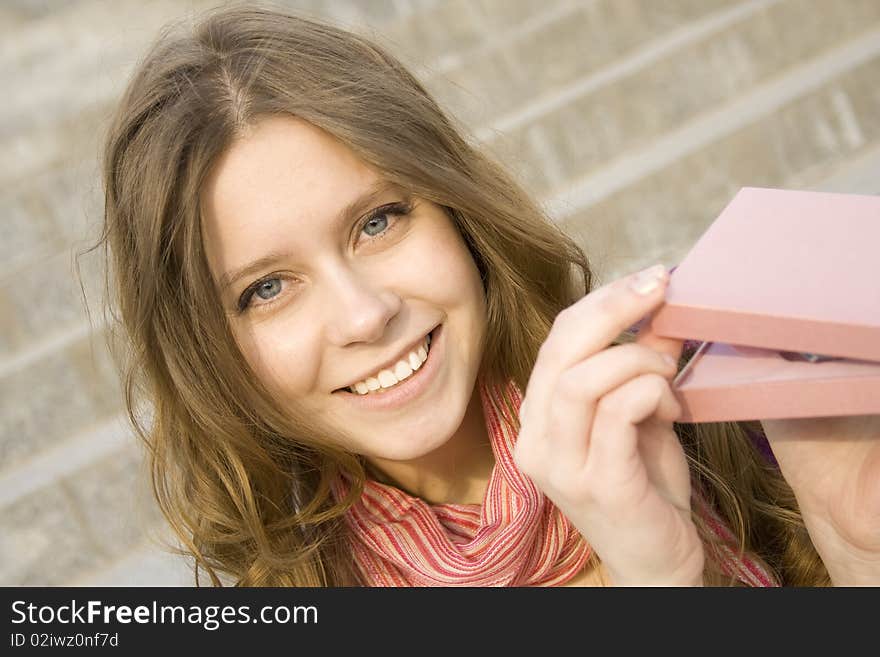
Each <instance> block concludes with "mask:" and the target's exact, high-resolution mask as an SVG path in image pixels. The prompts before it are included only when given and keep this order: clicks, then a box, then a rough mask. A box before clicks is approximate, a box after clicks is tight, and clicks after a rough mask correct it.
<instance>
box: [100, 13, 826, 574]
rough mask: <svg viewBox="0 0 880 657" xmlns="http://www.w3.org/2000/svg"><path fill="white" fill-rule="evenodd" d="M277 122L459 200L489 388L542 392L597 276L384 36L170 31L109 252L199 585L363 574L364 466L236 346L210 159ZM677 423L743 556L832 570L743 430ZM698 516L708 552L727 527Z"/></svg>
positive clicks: (212, 18)
mask: <svg viewBox="0 0 880 657" xmlns="http://www.w3.org/2000/svg"><path fill="white" fill-rule="evenodd" d="M277 114H286V115H291V116H295V117H298V118H301V119H304V120H306V121H308V122H310V123H311V124H313V125H315V126H317V127H319V128H321V129H323V130H324V131H326V132H327V133H329V134H330V135H332V136H334V137H336V138H337V139H339V140H341V141H342V142H343V143H345V144H346V145H347V146H348V147H349V148H351V149H352V150H353V152H354V153H355V154H356V155H357V156H359V157H360V158H361V159H362V160H363V161H364V162H365V163H367V164H369V165H371V166H372V167H374V168H375V169H376V170H377V171H378V172H379V173H380V174H381V175H382V176H383V177H384V178H385V179H387V180H388V181H390V182H393V183H396V184H398V185H400V186H401V187H403V188H404V189H408V190H409V191H411V192H412V193H413V194H415V195H417V196H420V197H422V198H425V199H427V200H430V201H433V202H435V203H437V204H438V205H440V206H441V207H443V208H444V209H445V210H446V212H447V213H448V214H449V216H450V218H451V219H452V220H453V221H454V223H455V225H456V227H457V229H458V230H459V231H460V233H461V235H462V237H463V238H464V241H465V243H466V244H467V246H468V248H469V250H470V252H471V254H472V256H473V258H474V261H475V263H476V264H477V267H478V268H479V271H480V273H481V275H482V277H483V281H484V286H485V290H486V297H487V307H488V332H487V335H488V338H487V341H486V347H485V351H484V353H483V355H482V362H481V366H480V372H481V376H483V377H485V378H486V380H487V381H503V380H510V379H512V380H513V381H515V382H516V384H517V385H519V386H520V389H523V390H524V389H525V386H526V383H527V381H528V378H529V374H530V372H531V370H532V367H533V365H534V362H535V359H536V357H537V352H538V349H539V346H540V345H541V343H542V342H543V341H544V340H545V338H546V337H547V334H548V332H549V330H550V328H551V326H552V323H553V320H554V318H555V317H556V315H557V314H558V313H559V312H560V311H561V310H562V309H563V308H565V307H567V306H569V305H570V304H572V303H573V302H574V301H576V300H577V299H578V298H580V297H582V296H583V295H584V294H586V293H588V292H589V291H590V290H591V289H592V286H593V283H594V277H593V274H592V271H591V269H590V266H589V263H588V261H587V258H586V256H585V254H584V252H583V251H582V249H581V248H580V247H579V246H578V245H577V243H576V242H574V241H573V240H572V239H571V238H570V237H569V236H567V235H566V234H565V233H563V232H562V230H561V229H560V228H558V227H557V226H556V225H555V224H554V222H553V221H551V219H550V218H549V217H548V216H547V215H546V214H545V213H544V211H543V210H542V209H541V208H540V207H539V206H538V204H537V203H536V202H535V201H534V200H533V199H532V198H530V196H529V194H528V193H527V192H526V191H524V188H523V186H522V185H521V184H519V183H518V182H517V181H516V180H515V179H514V178H513V177H512V176H511V175H510V174H509V173H507V172H506V170H505V168H504V167H503V166H502V165H501V164H500V163H498V162H497V161H495V160H494V159H493V157H491V156H490V155H489V154H487V153H486V152H484V151H482V150H480V149H478V148H477V147H475V146H472V145H471V144H470V143H468V142H467V141H466V140H465V138H464V135H466V134H468V133H467V132H466V129H465V128H464V127H463V126H460V125H457V124H456V123H454V122H453V119H452V118H451V117H450V116H449V115H447V114H446V113H444V111H443V110H441V108H440V107H439V106H438V105H437V103H436V102H435V101H434V100H433V99H432V98H431V96H430V95H429V94H428V92H427V91H426V90H425V89H424V88H423V86H422V85H421V84H420V83H419V81H418V80H417V79H416V78H415V77H414V76H413V75H411V74H410V73H409V72H408V71H407V70H406V69H405V68H404V67H403V66H402V65H401V64H400V63H399V61H398V60H396V59H395V58H394V57H393V56H391V55H390V54H389V53H388V52H386V51H385V50H383V49H382V48H380V47H379V46H377V45H376V44H375V43H373V42H371V41H370V40H369V39H367V38H364V37H363V36H360V35H357V34H355V33H352V32H349V31H346V30H343V29H340V28H337V27H334V26H332V25H329V24H325V23H322V22H320V21H317V20H314V19H310V18H306V17H303V16H299V15H296V14H294V13H290V12H288V11H286V10H283V9H279V8H276V7H271V6H257V7H254V6H248V7H242V6H238V7H236V6H233V7H226V8H222V9H218V10H213V11H211V12H208V13H207V14H204V15H202V16H200V17H199V20H198V21H196V22H194V23H193V24H191V25H189V24H187V25H184V24H176V25H170V26H167V27H166V28H164V29H163V30H162V32H161V33H160V35H159V36H158V38H157V39H156V41H155V42H154V43H153V45H152V46H151V47H150V48H149V50H148V51H147V53H146V55H145V57H144V58H143V59H142V60H141V61H140V62H139V64H138V66H137V67H136V70H135V71H134V73H133V74H132V77H131V78H130V80H129V83H128V85H127V88H126V89H125V91H124V93H123V95H122V97H121V99H120V101H119V103H118V105H117V106H116V108H115V111H114V114H113V116H112V119H111V122H110V124H109V130H108V134H107V136H106V140H105V145H104V152H103V165H102V174H103V184H104V200H105V210H104V224H103V229H102V232H101V235H100V237H99V240H98V242H97V243H96V244H95V245H94V246H93V247H92V248H91V249H89V250H94V249H97V248H103V253H104V255H105V258H106V263H107V267H106V278H105V293H106V294H107V295H108V300H107V301H108V303H107V305H106V308H107V309H109V311H110V314H111V318H110V319H109V320H108V322H109V325H110V327H111V330H110V332H109V335H110V340H109V346H110V349H111V353H112V355H113V357H114V359H115V361H116V363H117V365H118V368H119V373H120V377H121V378H122V381H123V384H124V385H123V389H124V401H125V406H126V409H127V412H128V415H129V418H130V421H131V423H132V426H133V428H134V430H135V432H136V435H137V436H138V437H139V438H140V439H141V440H142V441H143V442H144V444H145V445H146V446H147V448H148V457H149V462H150V469H151V475H152V476H151V480H152V488H153V491H154V494H155V497H156V500H157V502H158V505H159V508H160V509H161V511H162V513H163V515H164V516H165V518H166V519H167V521H168V522H169V524H170V525H171V527H172V529H173V530H174V532H175V534H176V536H177V537H178V539H179V540H180V543H181V546H180V547H179V548H178V551H179V552H181V553H183V554H187V555H189V556H191V557H192V558H193V560H194V562H193V563H194V571H195V572H194V574H195V583H196V585H199V582H200V578H199V575H200V573H201V572H204V573H207V575H208V576H209V577H210V580H211V582H212V583H213V585H215V586H222V585H223V584H224V580H226V579H227V578H228V579H229V580H231V581H232V582H234V583H235V584H236V585H242V586H350V585H351V586H356V585H360V584H362V582H361V581H360V578H359V576H358V573H356V572H354V570H353V568H352V566H351V562H352V560H351V558H350V556H349V553H348V552H347V546H348V545H349V542H348V536H347V534H346V531H347V530H346V527H345V524H344V522H342V516H343V514H344V513H345V511H346V509H347V508H348V507H349V506H350V505H351V503H352V502H353V501H354V500H355V499H356V498H357V496H358V495H359V494H360V492H361V490H362V485H363V482H364V480H365V477H366V474H365V468H364V465H365V463H364V461H363V459H362V458H361V457H359V456H357V455H354V454H351V453H348V452H346V451H345V450H343V449H341V448H339V447H335V446H334V441H333V440H332V434H330V433H329V428H328V427H326V426H323V425H322V424H321V422H320V420H319V419H317V418H314V417H305V416H303V417H299V416H297V415H296V411H295V410H294V411H290V410H289V409H284V408H282V407H281V406H280V405H279V404H278V403H277V401H276V400H274V399H273V398H272V396H271V394H270V393H269V392H268V390H267V389H265V388H264V387H263V386H261V384H260V382H259V381H258V379H257V377H256V376H255V375H254V373H253V371H252V370H251V369H250V367H249V366H248V363H247V362H246V360H245V359H244V357H243V355H242V353H241V352H240V351H239V349H238V347H237V345H236V343H235V340H234V339H233V337H232V333H231V331H230V328H229V326H228V324H227V319H226V317H225V314H224V313H223V312H222V306H221V303H220V300H219V296H218V293H217V291H216V289H215V286H214V283H213V280H212V278H211V275H210V273H209V270H208V265H207V260H206V258H205V254H204V250H203V245H202V242H201V230H200V208H199V190H200V187H201V185H202V183H203V181H204V180H205V178H206V176H207V174H208V172H209V170H210V168H211V166H212V164H213V163H214V162H215V161H216V160H217V158H218V156H219V155H220V154H221V153H223V152H224V150H225V149H227V148H228V147H229V145H230V144H231V143H233V142H234V141H235V140H236V139H239V138H241V137H242V136H244V135H245V134H246V131H247V129H248V128H249V127H250V126H252V125H254V124H255V123H256V122H258V121H259V120H260V119H261V117H266V116H270V115H277ZM512 317H515V318H516V321H511V318H512ZM631 337H632V336H631V335H630V336H626V335H624V336H621V338H620V341H625V340H627V339H631ZM508 402H509V400H508ZM144 407H148V408H149V410H150V418H149V420H147V419H145V418H144V417H143V415H142V413H140V410H141V409H142V408H144ZM513 417H516V414H515V413H514V414H513ZM676 429H677V432H678V434H679V436H680V438H681V440H682V444H683V445H684V447H685V450H686V455H687V458H688V461H689V463H690V466H691V472H692V474H693V479H694V483H695V484H696V485H699V486H700V488H701V489H702V490H704V491H705V494H706V498H707V499H708V500H709V501H710V502H711V503H712V504H714V505H715V507H716V508H717V509H718V510H719V512H720V513H721V515H722V517H723V518H724V519H725V520H727V522H728V523H729V524H730V527H731V528H732V530H733V532H734V534H735V535H736V537H737V539H738V541H739V545H738V546H735V549H738V550H740V551H742V552H744V553H749V554H752V555H755V556H757V557H759V558H760V559H762V560H763V562H764V563H765V564H767V565H768V566H769V567H770V568H771V569H772V570H773V571H774V572H775V573H776V574H777V575H778V577H779V578H780V580H781V581H782V582H783V583H784V584H794V585H816V584H821V583H827V573H826V572H825V570H824V568H823V567H822V563H821V561H820V560H819V557H818V555H817V554H816V552H815V550H814V548H813V546H812V544H811V542H810V540H809V537H808V535H807V533H806V530H805V528H804V525H803V522H802V520H801V517H800V515H799V512H798V509H797V504H796V501H795V498H794V495H793V494H792V492H791V489H790V488H789V487H788V486H787V485H786V483H785V481H784V480H783V479H782V477H781V476H780V474H779V472H778V471H777V470H776V469H774V468H772V467H770V466H769V465H768V464H767V463H766V462H765V461H764V460H763V457H762V455H761V454H760V453H759V452H758V451H757V450H756V449H755V447H754V446H753V445H752V444H751V442H750V440H749V439H748V438H747V437H746V435H745V433H744V427H743V426H741V425H738V424H735V423H723V424H714V425H676ZM343 472H344V473H346V474H347V475H348V476H350V477H351V478H352V479H353V480H354V481H355V482H357V485H355V486H354V487H353V488H352V490H351V494H350V496H349V497H348V498H347V499H345V500H341V501H338V502H337V501H336V500H335V499H334V498H333V496H332V494H331V492H330V484H331V482H332V481H333V480H334V478H335V477H337V476H339V475H340V473H343ZM694 519H695V522H696V523H697V526H698V529H699V531H700V533H701V536H702V537H703V538H704V540H705V541H706V542H707V544H710V543H711V542H712V541H713V540H714V539H712V538H711V536H712V533H711V531H709V530H708V529H707V528H706V527H704V526H703V524H702V521H701V520H700V518H699V516H698V515H697V514H694ZM714 554H715V553H714V551H712V550H707V563H706V581H707V583H709V584H733V583H734V581H733V580H732V578H731V577H727V576H724V575H723V574H722V573H721V570H720V568H719V566H718V563H717V560H716V559H715V558H714V557H713V555H714ZM592 558H593V560H594V562H596V563H597V561H596V560H597V557H596V556H595V555H594V556H593V557H592Z"/></svg>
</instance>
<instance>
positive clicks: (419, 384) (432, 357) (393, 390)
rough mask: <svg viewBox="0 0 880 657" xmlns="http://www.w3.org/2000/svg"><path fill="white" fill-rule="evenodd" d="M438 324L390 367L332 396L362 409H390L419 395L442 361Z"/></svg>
mask: <svg viewBox="0 0 880 657" xmlns="http://www.w3.org/2000/svg"><path fill="white" fill-rule="evenodd" d="M443 329H444V326H443V325H442V324H441V325H439V326H438V327H436V328H435V329H434V330H433V331H431V332H430V333H429V334H428V335H426V336H425V337H424V338H422V339H421V340H420V341H419V342H418V343H416V345H415V346H414V347H413V348H411V349H410V350H409V351H407V353H406V354H404V355H403V356H401V357H400V358H399V359H398V360H397V361H396V362H395V363H394V364H393V365H389V366H387V367H384V368H382V369H380V370H379V371H378V372H376V373H375V375H374V376H369V377H367V378H366V379H364V380H362V381H358V382H356V383H355V384H353V385H352V386H349V387H347V388H340V389H339V390H337V391H335V392H334V394H336V395H339V396H340V397H342V398H344V399H346V400H348V401H349V403H353V404H357V405H358V406H360V407H362V408H364V409H373V410H391V409H394V408H397V407H400V406H403V405H404V404H406V403H408V402H410V401H411V400H413V399H415V398H417V397H418V396H420V395H421V394H422V393H423V392H424V391H425V390H426V389H427V388H428V386H430V385H431V383H432V382H433V381H434V379H435V378H437V371H438V370H439V368H440V363H442V360H443V352H444V351H445V349H444V342H445V340H442V339H441V336H442V333H443Z"/></svg>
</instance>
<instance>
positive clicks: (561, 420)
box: [548, 343, 676, 464]
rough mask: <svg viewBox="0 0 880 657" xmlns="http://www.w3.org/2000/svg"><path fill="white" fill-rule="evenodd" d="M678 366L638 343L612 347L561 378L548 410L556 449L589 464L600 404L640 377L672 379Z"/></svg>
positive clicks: (570, 457) (578, 365)
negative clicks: (595, 416)
mask: <svg viewBox="0 0 880 657" xmlns="http://www.w3.org/2000/svg"><path fill="white" fill-rule="evenodd" d="M675 369H676V366H675V363H674V362H670V361H667V360H665V359H664V358H663V355H662V354H660V353H658V352H656V351H653V350H652V349H649V348H647V347H643V346H641V345H638V344H635V343H628V344H624V345H617V346H614V347H609V348H607V349H605V350H603V351H601V352H599V353H598V354H596V355H594V356H591V357H590V358H588V359H587V360H585V361H583V362H582V363H578V364H577V365H575V366H574V367H571V368H569V369H567V370H565V372H563V373H562V375H561V376H560V377H559V379H558V381H557V383H556V388H555V392H554V395H553V397H554V399H553V404H551V405H550V408H549V409H548V412H549V418H548V420H549V426H550V432H549V433H550V436H551V440H552V441H553V442H554V445H553V446H552V449H553V450H554V451H557V452H558V453H559V454H565V458H566V459H570V460H572V461H573V462H574V463H575V464H581V463H583V462H584V461H586V458H587V450H588V449H589V442H590V438H589V436H590V427H591V426H592V423H593V415H594V412H595V407H596V404H597V403H598V402H599V400H601V399H602V398H603V397H604V396H605V395H607V394H609V393H611V392H612V391H614V390H615V389H616V388H618V387H620V386H622V385H623V384H625V383H626V382H628V381H630V380H632V379H635V378H636V377H639V376H640V375H644V374H649V373H653V374H656V375H658V376H660V377H671V376H673V375H674V373H675Z"/></svg>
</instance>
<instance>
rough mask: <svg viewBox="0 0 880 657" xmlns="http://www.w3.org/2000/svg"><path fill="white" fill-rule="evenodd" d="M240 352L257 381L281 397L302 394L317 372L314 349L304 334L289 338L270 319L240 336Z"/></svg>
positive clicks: (306, 390) (307, 388) (315, 350)
mask: <svg viewBox="0 0 880 657" xmlns="http://www.w3.org/2000/svg"><path fill="white" fill-rule="evenodd" d="M239 344H240V345H241V350H242V353H243V354H244V356H245V358H246V359H247V361H248V364H249V365H250V366H251V368H252V369H253V371H254V373H255V374H256V375H257V377H258V378H259V379H260V381H261V382H262V383H263V385H265V386H266V387H267V388H268V389H269V390H271V391H273V392H275V393H276V394H280V395H281V396H282V397H288V398H289V397H291V396H298V395H304V394H305V393H307V392H308V390H309V388H310V386H311V384H312V382H313V381H314V380H315V376H316V374H317V366H316V363H315V362H314V361H315V354H316V353H317V349H316V348H315V347H314V346H313V344H312V343H311V342H310V341H309V340H308V339H305V338H298V339H295V340H291V339H290V334H289V332H287V331H282V330H280V328H277V327H272V326H270V324H269V323H267V324H266V325H264V326H263V327H258V328H256V329H254V331H253V332H252V333H251V334H249V335H248V336H247V337H244V338H241V339H239Z"/></svg>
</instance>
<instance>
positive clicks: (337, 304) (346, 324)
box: [327, 267, 401, 347]
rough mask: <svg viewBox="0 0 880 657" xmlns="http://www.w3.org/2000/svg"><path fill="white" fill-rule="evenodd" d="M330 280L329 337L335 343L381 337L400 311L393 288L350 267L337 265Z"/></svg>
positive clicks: (398, 300) (340, 344) (370, 339)
mask: <svg viewBox="0 0 880 657" xmlns="http://www.w3.org/2000/svg"><path fill="white" fill-rule="evenodd" d="M327 280H328V281H330V287H329V288H328V290H327V292H328V297H327V299H328V304H329V316H328V324H327V337H328V339H329V340H330V342H331V343H332V344H334V345H336V346H340V347H344V346H346V345H348V344H351V343H352V342H374V341H376V340H378V339H380V338H381V337H382V334H383V333H384V332H385V327H386V326H387V324H388V322H389V321H390V320H391V318H392V317H394V316H395V315H396V314H397V313H398V312H400V307H401V300H400V297H399V296H398V295H397V294H396V293H395V292H394V291H392V290H391V289H389V287H388V286H387V285H384V284H382V283H376V282H375V281H372V280H370V279H369V278H368V277H366V276H365V275H363V274H362V273H360V272H358V271H356V270H354V269H353V268H351V267H337V268H334V270H333V272H332V274H331V275H330V276H329V277H328V279H327Z"/></svg>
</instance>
